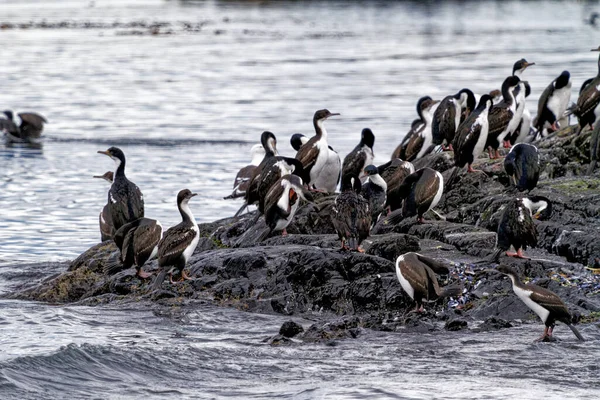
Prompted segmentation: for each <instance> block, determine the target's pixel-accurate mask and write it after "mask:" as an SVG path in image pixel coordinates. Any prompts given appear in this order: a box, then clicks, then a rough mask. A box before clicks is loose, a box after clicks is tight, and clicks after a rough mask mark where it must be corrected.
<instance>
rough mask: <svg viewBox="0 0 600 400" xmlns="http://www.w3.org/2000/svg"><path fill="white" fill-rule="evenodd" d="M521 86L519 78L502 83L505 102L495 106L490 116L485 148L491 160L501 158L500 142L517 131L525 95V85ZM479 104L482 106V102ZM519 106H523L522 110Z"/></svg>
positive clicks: (512, 77) (514, 77)
mask: <svg viewBox="0 0 600 400" xmlns="http://www.w3.org/2000/svg"><path fill="white" fill-rule="evenodd" d="M520 84H521V80H520V79H519V78H518V77H517V76H509V77H508V78H506V79H505V80H504V82H503V83H502V98H503V100H502V101H501V102H500V103H498V104H496V105H494V107H492V109H491V110H490V112H489V114H488V125H489V129H488V137H487V141H486V144H485V146H486V148H487V149H488V151H489V156H490V158H491V159H495V158H499V157H500V153H498V148H499V147H500V141H501V140H502V139H503V138H504V137H506V136H507V135H510V134H511V133H512V132H514V131H515V129H516V128H517V126H518V124H519V121H520V120H521V116H522V115H523V107H524V104H525V100H524V99H525V93H524V84H523V87H522V88H521V87H520V86H519V85H520ZM521 89H523V90H521ZM515 92H516V93H517V95H516V96H515ZM479 104H481V100H480V102H479ZM519 104H521V107H520V108H519V107H518V105H519Z"/></svg>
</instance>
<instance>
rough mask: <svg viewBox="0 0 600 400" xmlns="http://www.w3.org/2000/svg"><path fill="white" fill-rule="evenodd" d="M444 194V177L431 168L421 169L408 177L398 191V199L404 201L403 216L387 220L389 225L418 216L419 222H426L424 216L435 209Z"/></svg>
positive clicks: (395, 216) (394, 216) (391, 217)
mask: <svg viewBox="0 0 600 400" xmlns="http://www.w3.org/2000/svg"><path fill="white" fill-rule="evenodd" d="M443 193H444V177H443V176H442V174H440V173H439V172H438V171H436V170H434V169H431V168H421V169H420V170H418V171H416V172H414V173H412V174H410V175H408V176H407V177H406V178H404V181H403V182H402V184H401V185H400V187H399V188H398V190H397V197H398V199H403V200H404V201H403V203H402V214H401V216H400V215H398V214H396V215H392V216H390V217H388V218H387V220H388V223H392V224H393V223H396V222H397V221H398V220H399V219H404V218H409V217H412V216H414V215H416V216H417V222H418V223H420V224H422V223H424V222H425V220H424V219H423V215H424V214H425V213H426V212H427V211H429V210H431V209H432V208H434V207H435V206H436V205H437V204H438V203H439V202H440V199H441V198H442V194H443Z"/></svg>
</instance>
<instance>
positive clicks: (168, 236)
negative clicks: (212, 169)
mask: <svg viewBox="0 0 600 400" xmlns="http://www.w3.org/2000/svg"><path fill="white" fill-rule="evenodd" d="M196 195H197V193H192V192H191V191H189V190H188V189H183V190H181V191H180V192H179V193H178V194H177V208H178V209H179V213H180V214H181V218H182V221H181V222H180V223H179V224H177V225H175V226H173V227H171V228H169V229H167V231H166V232H165V234H164V236H163V238H162V239H161V240H160V242H159V243H158V266H159V267H160V272H159V274H158V276H157V277H156V280H155V281H154V284H153V289H155V290H156V289H158V288H159V287H160V285H161V284H162V282H163V281H164V279H165V276H166V275H167V274H172V273H173V272H176V271H177V272H179V274H181V277H182V278H183V279H191V278H190V277H188V276H187V274H186V273H185V271H184V268H185V266H186V264H187V262H188V260H189V259H190V257H191V256H192V254H193V253H194V250H195V249H196V246H197V245H198V240H199V239H200V230H199V229H198V224H196V220H195V219H194V215H193V214H192V211H191V210H190V206H189V204H188V203H189V201H190V199H191V198H192V197H194V196H196ZM171 283H174V282H173V277H172V275H171Z"/></svg>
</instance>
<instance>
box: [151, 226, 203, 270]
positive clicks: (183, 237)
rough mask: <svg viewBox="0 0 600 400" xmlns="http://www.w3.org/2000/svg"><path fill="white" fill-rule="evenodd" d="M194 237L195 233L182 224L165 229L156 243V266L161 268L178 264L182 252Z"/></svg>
mask: <svg viewBox="0 0 600 400" xmlns="http://www.w3.org/2000/svg"><path fill="white" fill-rule="evenodd" d="M195 237H196V231H195V230H194V229H192V228H191V227H189V226H187V225H184V224H183V223H180V224H178V225H175V226H174V227H172V228H169V229H167V231H166V232H165V235H164V236H163V238H162V239H161V241H160V242H159V243H158V264H159V265H160V266H161V267H163V266H170V265H176V264H177V263H179V262H180V258H181V255H182V253H183V251H184V250H185V249H186V248H187V247H188V246H189V245H190V244H191V243H192V242H193V241H194V238H195Z"/></svg>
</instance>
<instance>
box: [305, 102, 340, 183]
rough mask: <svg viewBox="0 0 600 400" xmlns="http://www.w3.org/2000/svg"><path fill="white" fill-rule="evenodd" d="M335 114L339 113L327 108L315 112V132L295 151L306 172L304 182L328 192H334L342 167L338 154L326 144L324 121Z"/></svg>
mask: <svg viewBox="0 0 600 400" xmlns="http://www.w3.org/2000/svg"><path fill="white" fill-rule="evenodd" d="M335 115H340V114H339V113H331V112H329V110H327V109H323V110H319V111H317V112H315V115H314V117H313V125H314V127H315V132H316V134H315V136H313V137H312V138H310V140H309V141H308V142H306V144H304V145H302V146H301V147H300V150H298V153H296V158H297V159H298V160H300V162H301V163H302V167H303V168H304V169H305V170H306V172H307V174H308V179H307V180H305V182H304V183H306V184H307V185H308V186H309V187H311V188H315V189H317V190H324V191H326V192H328V193H333V192H335V189H336V187H337V184H338V182H339V180H340V173H341V169H342V168H341V161H340V156H339V155H338V154H337V153H336V152H335V151H333V150H332V149H330V148H329V145H328V144H327V130H326V129H325V121H326V120H327V119H328V118H330V117H333V116H335Z"/></svg>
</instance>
